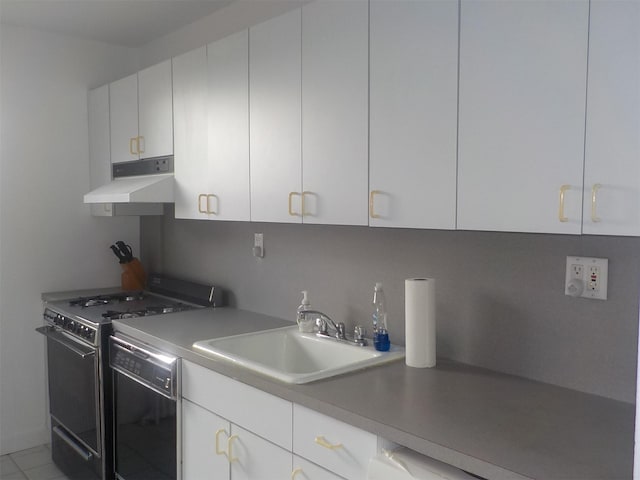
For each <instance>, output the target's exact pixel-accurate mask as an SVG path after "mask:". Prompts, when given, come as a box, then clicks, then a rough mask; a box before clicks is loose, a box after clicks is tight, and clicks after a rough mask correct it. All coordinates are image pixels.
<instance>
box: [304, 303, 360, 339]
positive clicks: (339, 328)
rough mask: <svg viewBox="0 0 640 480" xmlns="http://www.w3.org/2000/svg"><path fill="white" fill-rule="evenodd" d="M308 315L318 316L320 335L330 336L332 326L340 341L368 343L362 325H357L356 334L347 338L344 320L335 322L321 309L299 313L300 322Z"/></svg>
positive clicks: (316, 321)
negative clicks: (351, 337)
mask: <svg viewBox="0 0 640 480" xmlns="http://www.w3.org/2000/svg"><path fill="white" fill-rule="evenodd" d="M307 315H311V316H316V317H317V318H316V320H315V323H316V327H317V329H318V331H317V332H316V335H318V336H319V337H328V338H331V335H329V327H331V328H332V329H333V330H334V331H335V335H334V337H335V338H336V339H337V340H339V341H345V342H349V343H354V344H356V345H359V346H365V345H367V340H366V339H365V338H364V333H365V332H364V329H363V328H362V327H361V326H357V327H356V330H355V335H354V338H353V339H350V338H347V334H346V329H345V326H344V323H343V322H338V323H336V322H334V321H333V320H332V319H331V317H330V316H329V315H327V314H326V313H324V312H321V311H319V310H304V311H302V312H299V313H298V323H300V322H304V321H306V320H307Z"/></svg>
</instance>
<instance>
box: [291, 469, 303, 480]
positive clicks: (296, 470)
mask: <svg viewBox="0 0 640 480" xmlns="http://www.w3.org/2000/svg"><path fill="white" fill-rule="evenodd" d="M299 473H302V469H301V468H296V469H295V470H294V471H293V472H291V480H293V479H294V478H296V475H298V474H299Z"/></svg>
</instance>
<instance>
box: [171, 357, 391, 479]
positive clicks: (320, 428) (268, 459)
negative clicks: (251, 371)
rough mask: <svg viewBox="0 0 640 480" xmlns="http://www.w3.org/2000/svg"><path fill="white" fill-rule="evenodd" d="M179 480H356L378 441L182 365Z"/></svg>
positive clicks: (221, 377) (362, 474)
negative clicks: (293, 479) (288, 479)
mask: <svg viewBox="0 0 640 480" xmlns="http://www.w3.org/2000/svg"><path fill="white" fill-rule="evenodd" d="M182 396H183V402H182V416H183V417H182V451H183V452H182V461H183V464H182V472H183V479H184V480H205V479H212V480H213V479H215V480H219V479H222V480H224V479H231V480H245V479H246V480H249V479H250V480H260V479H264V480H272V479H279V478H282V479H286V478H295V479H298V480H301V479H306V480H311V479H313V480H325V479H326V480H335V479H340V478H344V479H349V480H351V479H352V480H359V479H364V478H365V477H366V471H367V465H368V462H369V459H370V458H371V457H373V456H374V455H376V454H377V452H378V437H377V436H376V435H373V434H371V433H368V432H365V431H362V430H360V429H358V428H355V427H353V426H351V425H347V424H346V423H343V422H340V421H338V420H335V419H333V418H331V417H328V416H326V415H323V414H321V413H318V412H315V411H313V410H310V409H308V408H305V407H302V406H300V405H294V404H292V403H291V402H288V401H286V400H283V399H281V398H278V397H275V396H273V395H271V394H268V393H265V392H263V391H262V390H259V389H257V388H254V387H251V386H249V385H245V384H243V383H241V382H238V381H236V380H233V379H231V378H229V377H226V376H224V375H220V374H218V373H216V372H213V371H211V370H208V369H206V368H204V367H201V366H199V365H196V364H194V363H191V362H189V361H187V360H184V361H183V363H182Z"/></svg>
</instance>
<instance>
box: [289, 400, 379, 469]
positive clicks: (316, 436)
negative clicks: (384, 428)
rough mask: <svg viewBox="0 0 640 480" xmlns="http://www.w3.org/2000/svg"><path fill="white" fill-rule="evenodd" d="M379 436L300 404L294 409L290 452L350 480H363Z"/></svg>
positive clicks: (375, 451) (376, 449) (374, 452)
mask: <svg viewBox="0 0 640 480" xmlns="http://www.w3.org/2000/svg"><path fill="white" fill-rule="evenodd" d="M377 451H378V437H377V436H376V435H374V434H372V433H369V432H365V431H364V430H360V429H358V428H355V427H353V426H351V425H348V424H346V423H344V422H341V421H339V420H335V419H333V418H331V417H327V416H326V415H323V414H321V413H318V412H316V411H314V410H311V409H309V408H306V407H302V406H300V405H294V406H293V453H295V454H297V455H299V456H301V457H304V458H306V459H309V460H311V461H312V462H314V463H316V464H318V465H321V466H323V467H324V468H326V469H328V470H330V471H331V472H334V473H337V474H338V475H340V476H342V477H344V478H349V479H353V480H356V479H364V478H366V473H367V466H368V464H369V459H370V458H371V457H373V456H375V455H376V453H377Z"/></svg>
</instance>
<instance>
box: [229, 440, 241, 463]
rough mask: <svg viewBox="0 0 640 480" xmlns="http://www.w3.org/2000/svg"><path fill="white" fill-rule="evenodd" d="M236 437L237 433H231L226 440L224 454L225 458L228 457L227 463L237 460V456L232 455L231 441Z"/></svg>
mask: <svg viewBox="0 0 640 480" xmlns="http://www.w3.org/2000/svg"><path fill="white" fill-rule="evenodd" d="M236 438H238V435H231V436H230V437H229V439H228V440H227V451H226V455H227V458H228V459H229V463H233V462H235V461H237V460H238V458H237V457H234V456H233V441H234V440H235V439H236Z"/></svg>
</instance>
